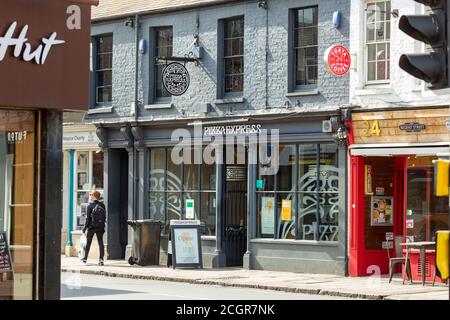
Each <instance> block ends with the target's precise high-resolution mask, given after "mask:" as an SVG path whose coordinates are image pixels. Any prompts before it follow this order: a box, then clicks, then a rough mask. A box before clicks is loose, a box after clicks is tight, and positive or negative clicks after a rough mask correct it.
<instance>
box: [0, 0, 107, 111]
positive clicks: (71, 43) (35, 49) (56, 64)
mask: <svg viewBox="0 0 450 320" xmlns="http://www.w3.org/2000/svg"><path fill="white" fill-rule="evenodd" d="M1 2H2V4H1V10H0V74H1V75H2V77H0V88H2V90H0V105H6V106H8V105H10V106H16V107H35V108H53V109H65V110H86V109H87V107H88V103H89V55H90V52H89V51H90V50H89V49H90V16H91V11H90V10H91V5H93V4H97V3H98V0H47V1H33V0H2V1H1Z"/></svg>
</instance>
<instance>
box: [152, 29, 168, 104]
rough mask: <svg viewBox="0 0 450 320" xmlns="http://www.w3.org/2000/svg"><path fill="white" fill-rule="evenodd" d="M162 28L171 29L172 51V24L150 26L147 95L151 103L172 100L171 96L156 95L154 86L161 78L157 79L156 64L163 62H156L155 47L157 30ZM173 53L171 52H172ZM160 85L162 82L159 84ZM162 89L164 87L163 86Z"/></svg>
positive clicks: (156, 47)
mask: <svg viewBox="0 0 450 320" xmlns="http://www.w3.org/2000/svg"><path fill="white" fill-rule="evenodd" d="M162 29H170V30H171V31H172V45H171V47H172V53H173V26H171V25H165V26H155V27H151V28H150V41H149V42H150V48H149V58H150V63H149V71H150V72H149V77H150V79H149V80H150V81H149V96H148V101H149V103H150V104H153V103H156V104H157V103H170V102H171V101H172V96H171V95H169V96H161V97H159V96H157V93H156V88H157V85H156V84H157V82H158V81H159V82H161V79H157V78H158V77H157V66H158V65H162V64H163V63H158V62H157V61H156V59H157V58H158V56H157V52H156V51H157V49H158V48H159V46H158V43H157V42H158V32H159V31H160V30H162ZM172 55H173V54H172ZM161 85H162V84H161ZM163 89H164V88H163Z"/></svg>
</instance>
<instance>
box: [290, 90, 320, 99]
mask: <svg viewBox="0 0 450 320" xmlns="http://www.w3.org/2000/svg"><path fill="white" fill-rule="evenodd" d="M318 94H320V91H319V90H318V89H314V90H305V91H295V92H289V93H288V94H286V98H295V97H303V96H316V95H318Z"/></svg>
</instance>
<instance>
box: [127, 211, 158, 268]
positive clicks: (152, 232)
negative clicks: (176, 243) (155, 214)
mask: <svg viewBox="0 0 450 320" xmlns="http://www.w3.org/2000/svg"><path fill="white" fill-rule="evenodd" d="M128 225H129V226H130V227H131V228H132V230H133V234H132V238H133V240H132V254H131V256H130V258H129V259H128V263H129V264H130V265H134V264H137V265H140V266H150V265H159V243H160V234H161V226H162V225H161V223H160V222H157V221H154V220H129V221H128Z"/></svg>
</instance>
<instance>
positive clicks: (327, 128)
mask: <svg viewBox="0 0 450 320" xmlns="http://www.w3.org/2000/svg"><path fill="white" fill-rule="evenodd" d="M322 132H324V133H331V132H333V125H332V124H331V120H323V121H322Z"/></svg>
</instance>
